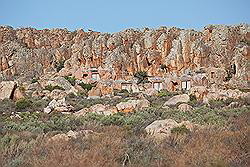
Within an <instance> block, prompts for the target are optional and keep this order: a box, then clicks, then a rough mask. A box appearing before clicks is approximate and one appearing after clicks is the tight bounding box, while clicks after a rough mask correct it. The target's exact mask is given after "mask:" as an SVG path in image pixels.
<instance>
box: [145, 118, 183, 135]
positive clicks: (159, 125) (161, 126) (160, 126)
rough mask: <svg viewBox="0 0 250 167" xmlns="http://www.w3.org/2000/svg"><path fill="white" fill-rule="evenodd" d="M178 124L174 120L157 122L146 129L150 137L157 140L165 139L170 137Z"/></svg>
mask: <svg viewBox="0 0 250 167" xmlns="http://www.w3.org/2000/svg"><path fill="white" fill-rule="evenodd" d="M177 126H178V123H177V122H176V121H175V120H172V119H165V120H156V121H154V122H153V123H151V124H150V125H148V126H147V127H146V128H145V131H146V132H147V134H148V135H150V136H152V137H154V138H155V139H159V140H161V139H163V138H166V137H169V136H170V134H171V129H172V128H174V127H177Z"/></svg>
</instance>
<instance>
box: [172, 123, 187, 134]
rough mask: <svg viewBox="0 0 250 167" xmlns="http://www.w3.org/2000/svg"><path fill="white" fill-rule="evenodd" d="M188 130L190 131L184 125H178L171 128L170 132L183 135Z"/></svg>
mask: <svg viewBox="0 0 250 167" xmlns="http://www.w3.org/2000/svg"><path fill="white" fill-rule="evenodd" d="M189 132H190V130H189V129H188V128H187V127H186V126H185V125H182V126H178V127H175V128H173V129H171V133H174V134H180V135H183V134H186V133H189Z"/></svg>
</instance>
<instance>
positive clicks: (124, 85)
mask: <svg viewBox="0 0 250 167" xmlns="http://www.w3.org/2000/svg"><path fill="white" fill-rule="evenodd" d="M131 87H132V85H131V84H126V83H124V84H122V90H127V91H129V92H130V91H131V89H132V88H131Z"/></svg>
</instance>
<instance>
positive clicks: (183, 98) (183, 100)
mask: <svg viewBox="0 0 250 167" xmlns="http://www.w3.org/2000/svg"><path fill="white" fill-rule="evenodd" d="M189 100H190V97H189V96H188V95H187V94H182V95H176V96H174V97H171V98H170V99H169V100H168V101H166V102H165V103H164V105H163V106H174V105H176V104H177V103H187V102H189Z"/></svg>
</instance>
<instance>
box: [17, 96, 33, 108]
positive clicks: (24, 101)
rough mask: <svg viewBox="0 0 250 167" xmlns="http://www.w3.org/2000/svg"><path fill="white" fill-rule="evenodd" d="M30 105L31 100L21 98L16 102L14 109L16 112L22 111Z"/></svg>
mask: <svg viewBox="0 0 250 167" xmlns="http://www.w3.org/2000/svg"><path fill="white" fill-rule="evenodd" d="M31 104H32V102H31V100H29V99H26V98H23V99H20V100H18V101H16V108H17V109H18V110H23V109H26V108H28V107H30V106H31Z"/></svg>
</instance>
